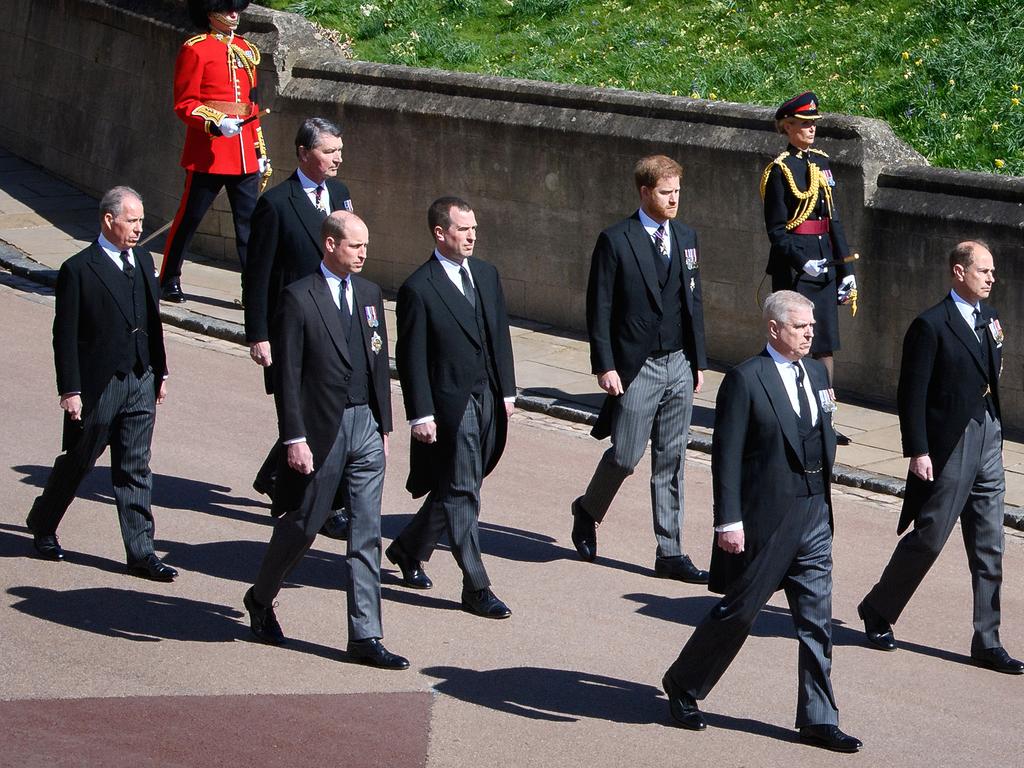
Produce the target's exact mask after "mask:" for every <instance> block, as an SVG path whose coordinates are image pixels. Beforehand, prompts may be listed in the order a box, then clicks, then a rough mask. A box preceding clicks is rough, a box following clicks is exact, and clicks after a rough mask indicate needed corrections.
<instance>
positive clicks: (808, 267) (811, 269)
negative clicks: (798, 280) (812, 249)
mask: <svg viewBox="0 0 1024 768" xmlns="http://www.w3.org/2000/svg"><path fill="white" fill-rule="evenodd" d="M826 264H828V259H810V260H809V261H805V262H804V272H806V273H807V274H808V275H810V276H811V277H818V276H820V275H824V274H825V273H826V272H828V267H827V266H825V265H826Z"/></svg>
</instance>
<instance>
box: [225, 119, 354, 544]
mask: <svg viewBox="0 0 1024 768" xmlns="http://www.w3.org/2000/svg"><path fill="white" fill-rule="evenodd" d="M342 146H343V143H342V140H341V129H340V128H339V127H338V126H337V125H335V124H334V123H332V122H330V121H329V120H325V119H323V118H321V117H309V118H306V119H305V120H303V122H302V125H300V126H299V130H298V132H297V133H296V134H295V154H296V156H297V157H298V158H299V163H298V167H297V168H296V169H295V173H293V174H292V175H291V176H289V177H288V178H287V179H285V180H284V181H283V182H281V183H280V184H278V185H277V186H276V187H274V188H273V189H271V190H269V191H268V192H267V193H266V194H264V195H262V196H261V197H260V199H259V201H258V202H257V203H256V210H255V211H254V213H253V215H252V232H251V235H250V238H249V253H248V257H247V260H246V266H245V271H244V273H243V275H242V292H243V295H242V298H243V303H244V304H245V339H246V341H247V342H248V343H249V356H250V357H252V359H253V361H254V362H255V363H256V364H257V365H260V366H263V369H264V382H265V384H266V388H267V394H268V395H269V394H273V390H274V386H273V381H274V377H273V369H272V368H271V364H272V363H273V356H272V355H271V352H270V321H271V320H272V319H273V317H274V312H275V310H276V308H277V301H278V297H279V296H280V294H281V291H283V290H284V288H285V286H287V285H289V284H290V283H293V282H294V281H296V280H298V279H299V278H300V277H305V276H306V275H312V274H313V273H314V272H316V271H317V270H319V269H320V225H321V224H323V221H324V219H325V218H327V215H328V214H329V213H331V212H333V211H351V210H352V198H351V195H350V194H349V191H348V187H346V186H345V185H344V184H343V183H342V182H340V181H338V180H337V178H335V177H336V176H337V175H338V168H339V167H340V166H341V150H342ZM280 452H281V447H280V444H279V443H275V444H274V447H273V448H272V449H271V450H270V453H269V454H268V455H267V458H266V460H265V461H264V462H263V466H262V467H260V470H259V472H258V473H257V475H256V480H255V481H254V482H253V484H252V485H253V488H255V489H256V490H257V491H258V492H259V493H265V494H267V495H268V496H271V497H273V490H274V472H275V470H276V468H277V463H278V460H279V458H280ZM340 507H341V502H340V499H338V500H336V504H335V509H336V510H338V511H337V512H336V514H334V515H332V516H331V517H329V518H327V521H326V522H325V523H324V527H323V530H322V531H321V533H322V534H324V535H325V536H329V537H331V538H332V539H344V538H345V537H346V536H347V535H348V517H347V515H346V514H345V513H344V511H343V510H342V509H340Z"/></svg>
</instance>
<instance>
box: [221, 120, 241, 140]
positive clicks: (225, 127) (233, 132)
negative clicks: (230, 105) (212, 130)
mask: <svg viewBox="0 0 1024 768" xmlns="http://www.w3.org/2000/svg"><path fill="white" fill-rule="evenodd" d="M217 127H218V128H219V129H220V134H221V136H227V137H229V138H230V137H231V136H237V135H238V133H239V131H241V130H242V121H241V120H240V119H238V118H237V117H222V118H221V119H220V122H219V123H217Z"/></svg>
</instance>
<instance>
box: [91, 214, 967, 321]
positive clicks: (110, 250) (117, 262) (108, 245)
mask: <svg viewBox="0 0 1024 768" xmlns="http://www.w3.org/2000/svg"><path fill="white" fill-rule="evenodd" d="M98 242H99V244H100V248H102V249H103V252H104V253H105V254H107V256H109V257H110V260H111V261H113V262H114V266H115V267H117V268H118V270H119V271H121V272H124V263H123V262H122V261H121V249H120V248H118V247H117V246H116V245H114V244H113V243H112V242H110V241H109V240H107V238H105V237H104V236H103V234H102V233H100V236H99V240H98ZM128 263H129V264H131V265H132V266H133V267H134V266H136V265H135V254H134V253H132V249H131V248H129V249H128ZM971 327H972V328H973V327H974V322H973V321H971Z"/></svg>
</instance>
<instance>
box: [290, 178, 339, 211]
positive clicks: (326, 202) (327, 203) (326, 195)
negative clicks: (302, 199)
mask: <svg viewBox="0 0 1024 768" xmlns="http://www.w3.org/2000/svg"><path fill="white" fill-rule="evenodd" d="M295 175H296V176H298V177H299V184H301V185H302V191H303V192H305V193H306V197H308V198H309V200H310V202H312V203H313V204H314V205H316V188H317V187H318V186H320V185H319V184H317V183H316V182H315V181H313V180H312V179H311V178H309V176H307V175H306V174H304V173H303V172H302V169H301V168H296V169H295ZM322 183H323V187H324V191H323V192H322V193H321V194H320V202H321V204H323V206H324V207H325V208H327V209H328V210H330V207H331V193H330V192H328V191H327V181H326V179H325V180H324V181H323V182H322Z"/></svg>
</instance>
